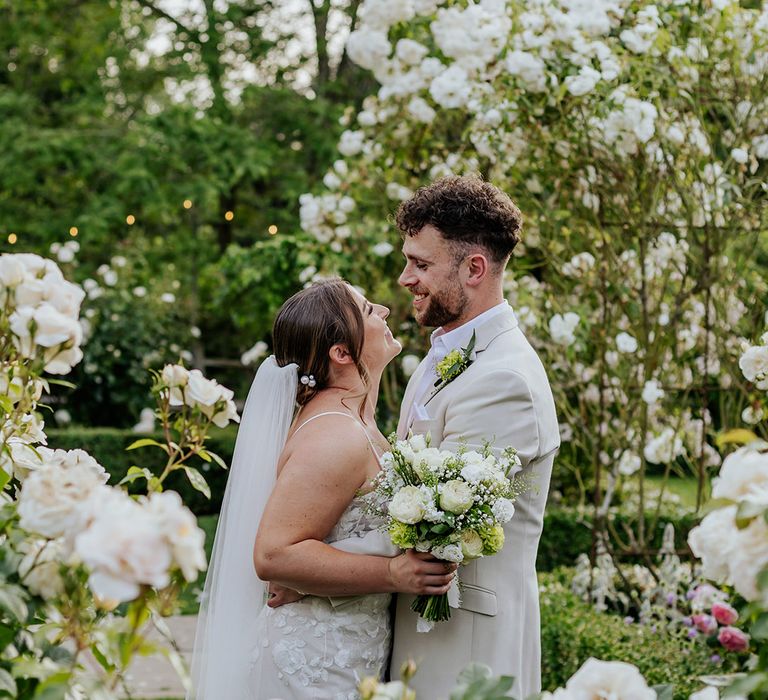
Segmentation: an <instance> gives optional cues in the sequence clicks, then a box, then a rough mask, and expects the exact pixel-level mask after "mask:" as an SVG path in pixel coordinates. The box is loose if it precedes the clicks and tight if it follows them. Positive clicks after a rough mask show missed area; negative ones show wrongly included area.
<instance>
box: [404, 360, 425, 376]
mask: <svg viewBox="0 0 768 700" xmlns="http://www.w3.org/2000/svg"><path fill="white" fill-rule="evenodd" d="M420 364H421V360H420V359H419V358H418V357H417V356H416V355H403V359H402V360H400V366H401V367H402V368H403V374H404V375H405V376H406V377H411V376H412V375H413V373H414V372H415V371H416V370H417V369H418V367H419V365H420Z"/></svg>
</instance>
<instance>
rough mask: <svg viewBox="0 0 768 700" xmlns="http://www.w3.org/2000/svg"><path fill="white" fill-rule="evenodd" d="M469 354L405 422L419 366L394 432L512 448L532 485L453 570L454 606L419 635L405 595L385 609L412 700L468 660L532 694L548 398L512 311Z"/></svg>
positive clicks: (427, 698) (448, 684)
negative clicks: (476, 555) (422, 411)
mask: <svg viewBox="0 0 768 700" xmlns="http://www.w3.org/2000/svg"><path fill="white" fill-rule="evenodd" d="M476 334H477V340H476V344H475V359H474V361H473V363H472V364H471V365H470V366H469V367H468V368H467V369H466V370H465V371H464V372H463V373H462V374H461V375H459V376H458V377H457V378H456V379H454V380H453V381H452V382H451V383H450V384H448V385H447V386H445V387H444V388H443V389H442V390H440V391H439V392H438V393H437V394H435V395H434V396H433V397H432V398H431V399H429V400H428V401H427V403H426V406H425V408H426V410H427V413H428V414H429V419H428V420H416V421H414V422H413V424H411V425H406V424H405V423H406V421H407V418H408V416H409V414H410V409H411V404H412V403H413V400H414V396H413V393H414V391H415V387H417V386H419V382H420V379H421V377H422V375H423V373H424V372H425V371H426V369H427V368H426V366H425V363H424V362H422V364H421V365H420V366H419V368H418V369H417V370H416V372H415V373H414V375H413V376H412V377H411V380H410V382H409V383H408V387H407V389H406V393H405V398H404V401H403V405H402V409H401V413H400V425H399V426H398V433H399V434H400V436H401V437H402V436H404V435H406V434H407V432H408V430H409V429H410V430H412V431H413V432H414V434H419V433H421V434H425V433H427V432H429V433H430V434H431V436H432V443H433V445H434V446H436V447H440V448H441V449H456V448H457V447H458V446H459V445H460V444H461V443H462V442H465V443H466V444H468V445H469V446H470V447H481V446H482V444H483V441H484V440H490V441H492V442H493V444H494V446H495V447H496V448H497V449H499V450H500V449H503V448H504V447H507V446H512V447H514V448H516V449H517V450H518V454H519V456H520V459H521V461H522V464H523V471H522V472H521V474H520V476H519V477H518V478H520V477H523V478H526V479H528V480H529V482H530V483H531V486H532V488H531V489H530V490H529V491H528V492H526V493H525V494H523V495H522V496H521V497H520V498H519V499H518V501H517V503H516V512H515V515H514V517H513V518H512V520H510V521H509V523H507V525H505V528H504V529H505V534H506V543H505V545H504V548H503V549H502V551H501V552H500V553H498V554H497V555H495V556H493V557H487V558H483V559H479V560H476V561H474V562H472V563H470V564H468V565H467V566H462V567H460V570H459V574H460V578H461V582H462V604H461V608H460V609H457V610H452V616H451V619H450V620H449V621H447V622H441V623H437V624H436V625H435V629H434V630H433V631H432V632H429V633H427V634H424V633H418V632H416V614H415V613H413V612H411V610H410V609H409V606H410V603H411V601H412V599H413V598H412V597H411V596H405V595H400V596H398V601H397V612H396V616H395V627H394V640H393V658H392V665H391V672H392V677H393V678H398V676H399V669H400V667H401V665H402V664H403V662H405V661H406V660H408V659H409V658H413V659H415V660H416V661H417V662H418V664H419V670H418V672H417V674H416V676H415V678H414V679H413V681H412V684H413V686H414V688H415V689H416V691H417V695H418V697H419V700H447V698H448V697H449V695H450V690H451V688H453V687H454V684H455V680H456V675H457V674H458V672H459V671H460V670H461V669H462V668H463V667H464V666H466V665H467V664H468V663H469V662H470V661H477V662H482V663H485V664H487V665H489V666H490V667H491V668H492V669H493V671H494V673H495V674H497V675H500V674H506V675H513V676H515V679H516V680H515V685H514V686H513V690H514V691H515V692H514V695H515V697H518V698H520V697H523V698H524V697H527V696H528V695H530V694H531V693H535V692H538V691H539V690H540V685H541V642H540V634H539V597H538V585H537V580H536V569H535V565H536V552H537V549H538V545H539V537H540V535H541V530H542V524H543V517H544V506H545V503H546V498H547V491H548V489H549V480H550V475H551V472H552V463H553V461H554V457H555V453H556V451H557V449H558V447H559V445H560V435H559V430H558V424H557V417H556V415H555V404H554V400H553V398H552V391H551V389H550V386H549V381H548V379H547V375H546V372H545V371H544V367H543V366H542V364H541V361H540V360H539V357H538V355H537V354H536V352H535V351H534V350H533V348H532V347H531V345H530V344H529V343H528V341H527V340H526V338H525V336H524V335H523V333H522V331H521V330H520V328H519V327H518V323H517V319H516V317H515V314H514V312H513V311H512V309H511V308H510V309H507V310H505V311H504V312H502V313H500V314H497V315H496V316H493V317H492V318H490V319H489V320H488V321H486V322H485V323H483V324H482V325H480V326H479V327H478V328H477V329H476Z"/></svg>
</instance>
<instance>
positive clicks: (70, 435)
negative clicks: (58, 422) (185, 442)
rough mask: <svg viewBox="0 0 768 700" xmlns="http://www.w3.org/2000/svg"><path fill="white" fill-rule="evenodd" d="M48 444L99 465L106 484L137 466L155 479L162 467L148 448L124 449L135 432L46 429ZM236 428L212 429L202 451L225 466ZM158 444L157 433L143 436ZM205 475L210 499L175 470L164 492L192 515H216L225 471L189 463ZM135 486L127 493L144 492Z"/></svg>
mask: <svg viewBox="0 0 768 700" xmlns="http://www.w3.org/2000/svg"><path fill="white" fill-rule="evenodd" d="M47 434H48V444H49V446H50V447H54V448H60V449H64V450H73V449H78V448H79V449H83V450H85V451H86V452H88V453H89V454H90V455H92V456H93V458H94V459H95V460H96V461H97V462H99V464H101V465H102V466H103V467H104V468H105V469H106V470H107V471H108V472H109V475H110V478H109V483H110V484H117V483H118V482H119V481H120V480H121V479H123V477H125V476H126V474H127V473H128V470H129V469H130V467H131V466H134V465H135V466H139V467H144V468H147V469H149V470H150V471H151V472H152V473H153V474H155V475H156V476H159V475H160V473H161V471H162V467H163V466H164V464H165V456H164V455H163V454H162V453H161V452H159V451H158V449H157V448H156V447H152V446H151V445H149V446H145V447H139V448H137V449H134V450H131V451H127V448H128V446H129V445H130V444H131V443H132V442H134V441H135V440H136V438H137V437H138V436H137V435H136V433H133V432H131V431H128V430H117V429H113V428H79V429H69V430H48V431H47ZM235 435H236V428H235V427H230V428H228V429H225V430H219V429H216V428H214V429H213V430H212V431H211V434H210V437H209V438H208V439H207V440H206V449H207V450H209V451H210V452H215V453H216V454H217V455H219V456H220V457H221V458H222V459H223V460H224V462H225V463H226V464H230V463H231V461H232V452H233V450H234V440H235ZM146 437H151V438H153V439H156V440H158V441H160V442H162V441H163V437H162V436H161V435H159V434H155V435H151V436H146ZM191 464H193V465H194V466H195V467H196V468H198V469H199V470H200V472H201V473H202V474H203V475H204V476H205V480H206V481H207V482H208V486H209V487H210V489H211V498H210V500H209V499H208V498H206V497H205V495H203V494H202V493H200V492H199V491H197V490H196V489H195V488H194V487H193V486H192V485H191V484H190V482H189V479H188V478H187V476H186V474H184V473H181V470H180V471H176V472H173V473H171V474H170V476H169V477H168V479H167V480H166V482H165V484H164V488H165V489H166V490H171V491H177V492H178V493H179V495H180V496H181V498H182V500H183V501H184V504H185V505H186V506H187V507H188V508H189V509H190V510H191V511H192V512H193V513H195V515H204V514H210V513H218V512H219V510H220V508H221V499H222V498H223V497H224V488H225V487H226V483H227V474H228V472H227V471H225V470H223V469H222V468H221V467H219V466H218V465H216V464H214V463H210V462H206V461H205V460H204V459H202V458H201V459H199V460H197V459H196V460H193V461H192V462H191ZM139 482H140V483H138V484H135V485H134V484H129V491H132V492H136V493H142V492H143V491H142V489H143V490H144V491H146V484H145V483H143V482H142V481H141V480H139Z"/></svg>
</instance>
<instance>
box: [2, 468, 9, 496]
mask: <svg viewBox="0 0 768 700" xmlns="http://www.w3.org/2000/svg"><path fill="white" fill-rule="evenodd" d="M10 480H11V475H10V474H9V473H8V472H7V471H5V469H0V491H2V490H3V489H4V488H5V487H6V486H7V485H8V482H9V481H10Z"/></svg>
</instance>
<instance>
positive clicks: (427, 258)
mask: <svg viewBox="0 0 768 700" xmlns="http://www.w3.org/2000/svg"><path fill="white" fill-rule="evenodd" d="M403 255H404V256H405V260H406V262H405V269H404V270H403V272H402V274H401V275H400V279H398V282H399V283H400V284H401V285H402V286H403V287H405V288H406V289H407V290H408V291H409V292H411V294H413V311H414V316H415V317H416V322H417V323H418V324H419V325H420V326H429V327H437V326H442V327H443V328H445V330H451V328H455V327H457V326H459V325H461V323H463V320H464V319H463V316H464V313H465V311H466V309H467V306H468V305H469V299H468V297H467V293H466V291H465V289H464V287H463V284H462V276H461V261H460V260H457V259H456V254H455V250H454V249H453V247H452V246H451V245H449V243H448V241H446V239H445V238H443V236H442V234H441V233H440V231H439V230H438V229H436V228H435V227H434V226H431V225H427V226H425V227H424V228H423V229H421V231H419V233H418V234H416V235H415V236H406V237H405V241H404V242H403Z"/></svg>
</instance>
